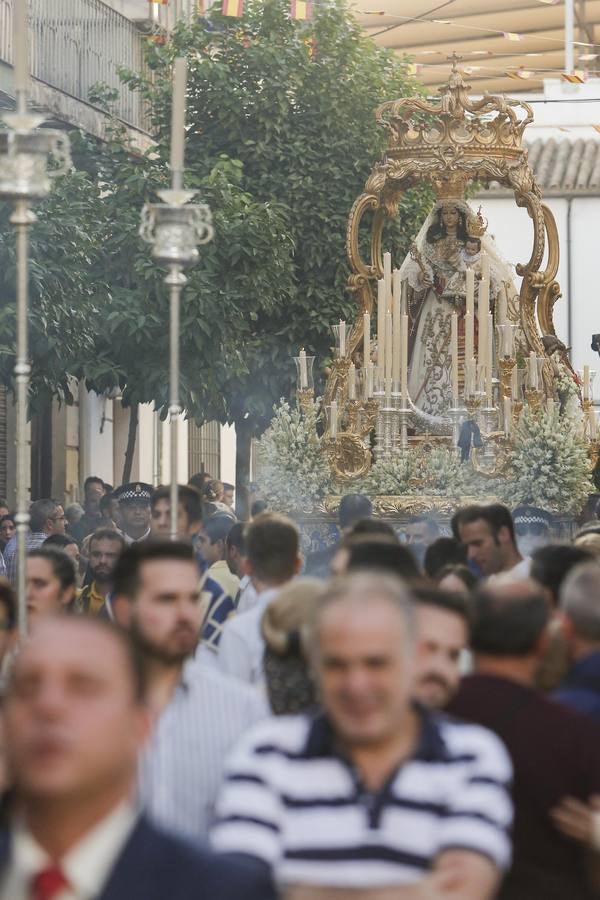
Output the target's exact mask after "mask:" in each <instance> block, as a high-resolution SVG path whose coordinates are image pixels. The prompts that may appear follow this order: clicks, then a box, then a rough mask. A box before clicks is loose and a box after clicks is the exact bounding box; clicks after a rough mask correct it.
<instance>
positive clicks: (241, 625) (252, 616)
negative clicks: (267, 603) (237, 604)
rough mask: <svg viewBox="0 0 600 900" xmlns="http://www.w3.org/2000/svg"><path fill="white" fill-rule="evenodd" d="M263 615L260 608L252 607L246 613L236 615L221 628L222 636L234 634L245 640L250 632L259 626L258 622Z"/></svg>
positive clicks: (262, 610)
mask: <svg viewBox="0 0 600 900" xmlns="http://www.w3.org/2000/svg"><path fill="white" fill-rule="evenodd" d="M263 614H264V609H263V608H262V607H261V606H253V607H252V609H248V610H246V612H242V613H238V615H235V616H232V617H231V618H230V619H228V620H227V622H226V623H225V626H224V628H223V636H225V635H226V634H235V635H238V636H239V637H241V638H245V637H246V636H247V635H248V634H249V633H250V632H252V631H254V629H255V628H258V627H259V625H260V620H261V619H262V617H263Z"/></svg>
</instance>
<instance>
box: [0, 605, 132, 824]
mask: <svg viewBox="0 0 600 900" xmlns="http://www.w3.org/2000/svg"><path fill="white" fill-rule="evenodd" d="M3 718H4V726H5V744H6V753H7V757H8V764H9V768H10V771H11V774H12V778H13V783H14V785H15V788H16V792H17V795H18V798H19V800H20V801H21V802H22V803H23V804H24V807H25V810H26V811H27V808H28V806H31V807H34V806H36V807H38V808H39V807H40V806H45V807H48V808H51V809H52V808H56V809H57V810H62V812H63V814H65V813H67V814H68V813H69V811H71V810H75V809H76V808H79V809H80V811H83V810H85V809H86V808H89V809H90V810H94V811H95V813H99V817H101V815H102V814H105V813H107V812H108V811H110V809H111V808H112V807H113V806H116V805H117V804H118V803H120V802H121V801H122V800H124V799H125V798H126V797H128V795H129V793H130V791H131V789H132V785H133V781H134V777H135V772H136V765H137V755H138V751H139V750H140V748H141V746H142V743H143V741H144V740H145V737H146V735H147V732H148V717H147V713H146V709H145V706H144V703H143V681H142V675H141V671H140V667H139V665H138V662H137V658H136V655H135V653H134V651H133V650H132V648H131V645H130V643H129V641H128V638H127V636H126V635H124V634H123V633H122V632H121V631H119V630H117V629H116V628H114V627H113V626H112V625H110V624H108V623H105V622H99V621H98V620H93V619H85V618H75V617H73V618H66V617H63V618H55V619H47V620H45V621H43V622H40V623H39V624H38V625H37V626H36V627H35V628H34V629H33V631H32V634H31V637H30V638H29V639H28V640H27V641H26V642H25V643H24V644H23V646H22V649H21V652H20V653H19V655H18V657H17V658H16V661H15V665H14V668H13V671H12V676H11V679H10V682H9V686H8V691H7V694H6V699H5V703H4V709H3Z"/></svg>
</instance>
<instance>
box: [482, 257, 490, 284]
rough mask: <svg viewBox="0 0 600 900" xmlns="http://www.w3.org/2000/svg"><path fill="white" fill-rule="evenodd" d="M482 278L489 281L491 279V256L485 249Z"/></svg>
mask: <svg viewBox="0 0 600 900" xmlns="http://www.w3.org/2000/svg"><path fill="white" fill-rule="evenodd" d="M481 279H482V281H487V282H488V283H489V280H490V258H489V256H488V255H487V253H486V252H485V251H483V252H482V254H481Z"/></svg>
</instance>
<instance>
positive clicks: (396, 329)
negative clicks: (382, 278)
mask: <svg viewBox="0 0 600 900" xmlns="http://www.w3.org/2000/svg"><path fill="white" fill-rule="evenodd" d="M396 271H397V270H396ZM396 271H395V272H394V275H395V274H396ZM398 274H399V273H398ZM400 294H401V291H400V281H399V279H398V281H397V285H396V287H395V289H394V299H393V313H392V379H393V381H394V384H395V385H396V390H397V385H399V384H400V343H401V339H400V325H401V322H400V319H401V311H400V310H401V306H400V303H401V298H400Z"/></svg>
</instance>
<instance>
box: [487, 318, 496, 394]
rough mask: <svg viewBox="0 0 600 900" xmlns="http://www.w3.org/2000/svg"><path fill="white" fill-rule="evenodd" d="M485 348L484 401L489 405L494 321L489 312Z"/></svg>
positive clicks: (491, 385)
mask: <svg viewBox="0 0 600 900" xmlns="http://www.w3.org/2000/svg"><path fill="white" fill-rule="evenodd" d="M486 338H487V349H486V369H485V402H486V404H487V406H488V408H489V407H491V405H492V402H493V380H492V379H493V370H494V321H493V317H492V314H491V312H489V313H488V315H487V329H486Z"/></svg>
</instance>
